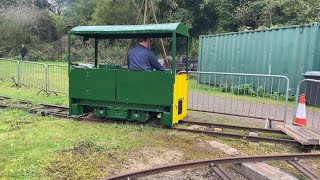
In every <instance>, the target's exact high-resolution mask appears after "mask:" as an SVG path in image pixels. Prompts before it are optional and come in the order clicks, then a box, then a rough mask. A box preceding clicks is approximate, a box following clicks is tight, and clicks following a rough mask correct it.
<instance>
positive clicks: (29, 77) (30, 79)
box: [20, 61, 47, 92]
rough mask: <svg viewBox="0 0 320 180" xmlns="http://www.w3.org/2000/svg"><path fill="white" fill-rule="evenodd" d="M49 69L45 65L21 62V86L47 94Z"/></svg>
mask: <svg viewBox="0 0 320 180" xmlns="http://www.w3.org/2000/svg"><path fill="white" fill-rule="evenodd" d="M46 76H47V67H46V65H45V64H42V63H36V62H30V61H20V85H24V86H28V87H33V88H37V89H39V90H40V91H45V92H47V84H46V80H47V77H46Z"/></svg>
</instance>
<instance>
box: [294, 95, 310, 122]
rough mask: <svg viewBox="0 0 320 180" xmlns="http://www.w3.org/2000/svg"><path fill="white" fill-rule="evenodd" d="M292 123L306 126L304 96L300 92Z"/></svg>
mask: <svg viewBox="0 0 320 180" xmlns="http://www.w3.org/2000/svg"><path fill="white" fill-rule="evenodd" d="M294 125H299V126H306V125H307V113H306V97H305V95H304V94H301V96H300V101H299V105H298V108H297V112H296V118H295V120H294Z"/></svg>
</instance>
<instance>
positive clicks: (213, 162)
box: [104, 153, 320, 180]
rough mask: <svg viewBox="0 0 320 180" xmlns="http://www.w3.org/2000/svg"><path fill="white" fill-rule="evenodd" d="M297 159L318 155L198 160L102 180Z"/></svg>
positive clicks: (319, 157)
mask: <svg viewBox="0 0 320 180" xmlns="http://www.w3.org/2000/svg"><path fill="white" fill-rule="evenodd" d="M298 159H312V160H314V159H320V153H308V154H306V153H301V154H285V155H263V156H240V157H228V158H218V159H209V160H199V161H191V162H184V163H178V164H171V165H167V166H161V167H154V168H150V169H145V170H141V171H136V172H131V173H125V174H121V175H116V176H112V177H108V178H104V180H118V179H130V178H137V177H145V176H149V175H154V174H160V173H163V172H169V171H176V170H181V169H187V168H195V167H204V166H214V165H219V164H234V163H248V162H262V161H286V160H298Z"/></svg>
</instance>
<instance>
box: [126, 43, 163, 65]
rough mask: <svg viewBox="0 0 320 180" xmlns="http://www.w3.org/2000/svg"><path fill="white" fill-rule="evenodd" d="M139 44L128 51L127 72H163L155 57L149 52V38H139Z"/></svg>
mask: <svg viewBox="0 0 320 180" xmlns="http://www.w3.org/2000/svg"><path fill="white" fill-rule="evenodd" d="M138 42H139V44H138V45H137V46H136V47H134V48H131V49H130V50H129V51H128V56H127V61H128V69H129V70H138V71H149V70H154V69H155V70H158V71H164V68H163V67H162V65H161V64H160V63H159V61H158V59H157V57H156V56H155V55H154V54H153V52H151V51H150V50H149V47H150V38H146V37H144V38H139V39H138Z"/></svg>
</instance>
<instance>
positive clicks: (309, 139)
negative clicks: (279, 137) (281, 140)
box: [277, 125, 320, 145]
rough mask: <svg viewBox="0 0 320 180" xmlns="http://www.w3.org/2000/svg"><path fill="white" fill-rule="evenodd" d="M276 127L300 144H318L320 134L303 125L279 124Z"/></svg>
mask: <svg viewBox="0 0 320 180" xmlns="http://www.w3.org/2000/svg"><path fill="white" fill-rule="evenodd" d="M277 128H278V129H279V130H281V131H282V132H284V133H286V134H287V135H288V136H290V137H292V138H293V139H295V140H296V141H298V142H300V143H301V144H302V145H320V134H318V133H317V132H316V131H313V130H311V129H309V128H307V127H305V126H295V125H279V126H277Z"/></svg>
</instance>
